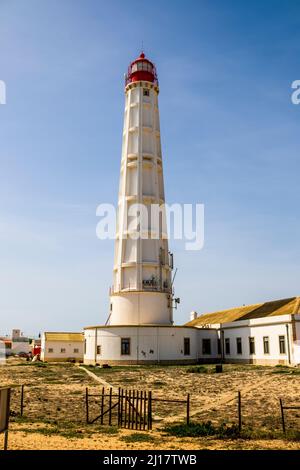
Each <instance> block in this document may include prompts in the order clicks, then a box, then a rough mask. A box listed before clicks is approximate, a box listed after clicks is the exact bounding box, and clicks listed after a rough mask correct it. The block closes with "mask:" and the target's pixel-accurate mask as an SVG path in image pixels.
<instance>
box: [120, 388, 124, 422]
mask: <svg viewBox="0 0 300 470" xmlns="http://www.w3.org/2000/svg"><path fill="white" fill-rule="evenodd" d="M123 401H124V390H123V388H122V389H121V409H120V425H121V427H122V426H123Z"/></svg>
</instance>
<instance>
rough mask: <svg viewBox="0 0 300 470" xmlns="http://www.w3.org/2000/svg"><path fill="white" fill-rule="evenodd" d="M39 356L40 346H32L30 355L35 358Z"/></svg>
mask: <svg viewBox="0 0 300 470" xmlns="http://www.w3.org/2000/svg"><path fill="white" fill-rule="evenodd" d="M40 354H41V346H34V348H33V350H32V355H33V356H37V355H40Z"/></svg>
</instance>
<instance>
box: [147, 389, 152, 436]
mask: <svg viewBox="0 0 300 470" xmlns="http://www.w3.org/2000/svg"><path fill="white" fill-rule="evenodd" d="M151 429H152V392H151V391H150V392H148V430H151Z"/></svg>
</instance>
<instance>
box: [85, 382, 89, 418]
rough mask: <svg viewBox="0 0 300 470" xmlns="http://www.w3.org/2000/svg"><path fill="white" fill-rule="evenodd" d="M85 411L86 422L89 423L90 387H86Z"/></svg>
mask: <svg viewBox="0 0 300 470" xmlns="http://www.w3.org/2000/svg"><path fill="white" fill-rule="evenodd" d="M85 411H86V424H89V389H88V388H87V387H86V389H85Z"/></svg>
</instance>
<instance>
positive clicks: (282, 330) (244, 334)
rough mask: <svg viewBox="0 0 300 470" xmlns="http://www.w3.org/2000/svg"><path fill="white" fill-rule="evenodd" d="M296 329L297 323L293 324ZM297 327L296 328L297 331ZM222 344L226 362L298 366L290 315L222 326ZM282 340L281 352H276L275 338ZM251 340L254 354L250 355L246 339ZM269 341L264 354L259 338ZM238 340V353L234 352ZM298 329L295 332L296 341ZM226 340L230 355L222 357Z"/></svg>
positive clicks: (276, 341)
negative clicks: (283, 344) (240, 349)
mask: <svg viewBox="0 0 300 470" xmlns="http://www.w3.org/2000/svg"><path fill="white" fill-rule="evenodd" d="M297 325H298V326H299V323H297ZM298 326H297V328H298ZM221 330H222V331H223V334H222V336H223V338H224V339H223V340H222V345H223V349H224V359H225V361H226V362H248V363H253V364H262V365H264V364H265V365H276V364H282V365H289V364H291V365H293V364H297V363H299V362H300V361H299V357H298V359H297V355H298V356H299V347H298V348H297V354H295V341H294V340H293V328H292V323H291V316H290V315H282V316H277V317H275V316H274V317H265V318H259V319H253V320H249V321H245V320H244V321H238V322H237V321H236V322H232V323H227V324H223V325H222V328H221ZM280 336H283V337H284V340H285V353H284V354H282V353H280V349H279V337H280ZM250 337H252V338H254V345H255V353H254V354H250V346H249V338H250ZM264 337H268V338H269V353H268V354H265V353H264V342H263V338H264ZM237 338H241V341H242V354H238V353H237V342H236V339H237ZM299 338H300V336H299V329H298V339H299ZM226 339H229V341H230V354H226V351H225V344H226Z"/></svg>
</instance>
